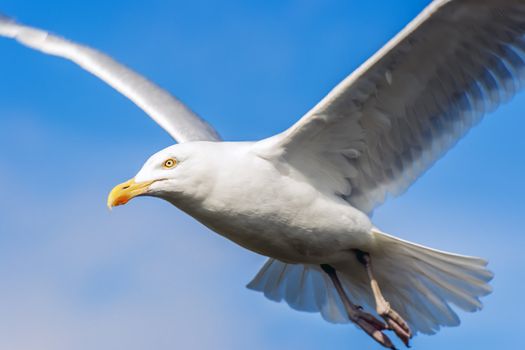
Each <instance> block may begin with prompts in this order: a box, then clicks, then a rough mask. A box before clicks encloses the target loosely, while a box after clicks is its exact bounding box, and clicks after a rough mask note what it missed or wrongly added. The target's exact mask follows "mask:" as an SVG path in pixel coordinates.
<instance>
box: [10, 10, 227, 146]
mask: <svg viewBox="0 0 525 350" xmlns="http://www.w3.org/2000/svg"><path fill="white" fill-rule="evenodd" d="M0 36H5V37H8V38H13V39H16V40H17V41H19V42H20V43H22V44H24V45H26V46H28V47H30V48H33V49H35V50H39V51H42V52H44V53H47V54H50V55H54V56H59V57H63V58H67V59H69V60H71V61H73V62H75V63H76V64H78V65H79V66H81V67H82V68H84V69H85V70H87V71H88V72H90V73H91V74H93V75H95V76H97V77H98V78H100V79H102V80H103V81H105V82H106V83H107V84H108V85H110V86H111V87H113V88H114V89H115V90H117V91H118V92H120V93H121V94H123V95H124V96H126V97H127V98H129V99H130V100H131V101H133V102H134V103H135V104H136V105H137V106H139V107H140V108H141V109H142V110H144V112H146V113H147V114H148V115H149V116H150V117H151V118H153V120H155V121H156V122H157V123H158V124H159V125H160V126H161V127H162V128H163V129H164V130H166V131H167V132H168V133H169V134H170V135H171V136H172V137H173V138H174V139H175V140H177V141H178V142H187V141H200V140H208V141H216V140H219V139H220V138H219V136H218V135H217V133H216V132H215V131H214V130H213V129H212V128H211V127H210V126H209V125H208V123H206V122H205V121H204V120H202V119H201V118H199V117H198V116H197V115H195V114H194V113H193V112H192V111H191V110H190V109H189V108H188V107H186V106H185V105H184V104H183V103H182V102H180V101H179V100H177V99H176V98H175V97H173V96H172V95H171V94H169V93H168V92H166V91H165V90H163V89H161V88H160V87H159V86H157V85H155V84H154V83H152V82H151V81H149V80H147V79H146V78H144V77H142V76H141V75H139V74H137V73H135V72H134V71H132V70H130V69H129V68H127V67H125V66H124V65H122V64H120V63H118V62H116V61H115V60H113V59H112V58H111V57H109V56H107V55H105V54H103V53H101V52H99V51H97V50H94V49H92V48H90V47H87V46H83V45H79V44H76V43H74V42H71V41H69V40H66V39H64V38H61V37H58V36H55V35H52V34H49V33H48V32H46V31H43V30H40V29H36V28H32V27H28V26H24V25H21V24H18V23H16V22H14V21H13V20H11V19H9V18H7V17H4V16H0Z"/></svg>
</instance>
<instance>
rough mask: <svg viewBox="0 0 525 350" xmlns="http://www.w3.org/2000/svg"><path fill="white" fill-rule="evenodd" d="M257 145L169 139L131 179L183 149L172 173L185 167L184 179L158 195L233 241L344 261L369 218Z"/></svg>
mask: <svg viewBox="0 0 525 350" xmlns="http://www.w3.org/2000/svg"><path fill="white" fill-rule="evenodd" d="M181 148H182V149H181ZM263 150H264V141H263V142H262V143H254V142H220V143H217V142H205V141H200V142H189V143H185V144H181V145H175V146H172V147H170V148H168V149H166V150H163V151H161V152H160V154H158V155H154V156H153V157H152V159H151V160H150V161H148V162H146V165H145V172H146V174H142V173H141V172H139V173H138V174H137V176H136V177H135V180H136V181H138V182H139V181H140V182H144V181H149V180H151V179H152V176H154V174H149V175H151V176H148V169H149V163H150V162H151V163H155V162H158V160H161V159H164V158H166V157H169V156H170V154H177V155H178V157H177V158H178V159H181V156H180V154H184V156H182V160H180V163H179V165H178V167H179V169H178V170H179V171H178V172H179V174H180V176H181V177H182V176H184V175H185V172H186V171H187V181H188V182H189V183H185V184H184V185H183V186H181V185H180V184H178V183H177V184H176V185H175V184H174V185H173V191H170V192H169V193H166V195H164V196H162V197H163V198H164V199H166V200H168V201H170V202H171V203H172V204H174V205H175V206H177V207H179V208H180V209H182V210H183V211H185V212H186V213H188V214H190V215H191V216H193V217H194V218H196V219H197V220H199V221H200V222H202V223H203V224H204V225H206V226H208V227H210V228H211V229H212V230H214V231H215V232H217V233H219V234H221V235H223V236H224V237H226V238H228V239H230V240H232V241H234V242H235V243H237V244H239V245H241V246H243V247H245V248H247V249H249V250H252V251H254V252H257V253H259V254H263V255H266V256H271V257H274V258H276V259H279V260H281V261H286V262H290V263H305V264H320V263H323V262H336V261H341V260H346V259H348V255H349V254H350V253H351V250H352V249H368V248H370V245H371V243H372V235H371V234H370V233H371V228H372V224H371V222H370V219H369V217H368V216H367V215H366V214H364V213H362V212H361V211H359V210H358V209H355V208H354V207H352V206H351V205H349V204H348V202H346V201H344V200H343V199H341V198H340V197H337V196H334V195H332V194H331V193H323V192H321V191H320V190H319V189H318V188H316V187H315V185H313V184H312V183H310V182H307V181H305V179H304V177H303V176H302V174H301V173H300V172H298V171H296V170H295V169H293V168H292V167H291V166H290V165H289V164H288V163H286V162H283V161H280V160H279V158H277V159H267V158H264V156H265V155H264V154H261V153H263ZM186 158H187V159H188V162H191V164H185V162H186V160H185V159H186ZM190 159H191V161H190ZM196 168H198V169H196ZM219 168H220V169H221V170H220V171H217V169H219ZM190 174H191V176H190ZM202 184H204V185H202ZM176 188H183V189H184V191H183V192H177V191H176V190H175V189H176ZM164 189H165V188H164ZM174 193H176V194H174ZM312 218H316V219H315V220H312Z"/></svg>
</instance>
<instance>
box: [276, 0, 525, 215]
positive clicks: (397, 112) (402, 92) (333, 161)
mask: <svg viewBox="0 0 525 350" xmlns="http://www.w3.org/2000/svg"><path fill="white" fill-rule="evenodd" d="M524 34H525V1H523V0H521V1H517V0H514V1H510V0H509V1H505V0H453V1H435V2H433V3H432V4H431V5H430V6H429V7H427V9H425V10H424V11H423V12H422V13H421V14H420V15H419V16H418V17H416V19H414V20H413V21H412V22H411V23H410V24H409V25H408V26H407V27H406V28H405V29H404V30H403V31H402V32H400V33H399V34H398V35H397V36H396V37H395V38H394V39H392V40H391V41H390V42H389V43H388V44H387V45H385V47H383V48H382V49H381V50H380V51H379V52H378V53H377V54H375V55H374V56H373V57H372V58H371V59H370V60H368V61H367V62H365V63H364V64H363V65H362V66H361V67H360V68H359V69H357V70H356V71H355V72H354V73H352V74H351V75H350V76H349V77H348V78H346V79H345V80H344V81H343V82H341V83H340V84H339V85H338V86H337V87H336V88H335V89H334V90H333V91H332V92H330V93H329V94H328V95H327V96H326V97H325V98H324V99H323V100H322V101H321V102H320V103H319V104H318V105H317V106H316V107H314V109H312V110H311V111H310V112H309V113H307V114H306V115H305V116H304V117H303V118H302V119H301V120H300V121H299V122H297V123H296V124H295V125H294V126H292V127H291V128H290V129H288V130H287V131H285V132H284V133H283V134H281V135H278V136H277V137H276V140H277V141H278V143H279V146H280V147H283V148H284V149H286V152H285V153H286V155H287V156H288V158H289V159H291V158H294V157H297V153H298V152H295V150H298V151H299V152H306V151H308V152H311V153H316V159H318V160H320V161H321V162H324V163H323V164H322V165H323V166H330V167H331V168H332V169H335V170H334V171H333V172H332V174H331V179H330V180H329V181H331V182H332V187H333V188H332V189H333V190H334V192H336V193H337V194H339V195H341V196H342V197H343V198H345V199H346V200H347V201H349V202H350V203H351V204H352V205H354V206H356V207H357V208H359V209H361V210H363V211H365V212H371V211H372V210H373V209H374V208H375V207H376V206H377V205H379V204H380V203H382V202H383V201H384V200H385V197H386V196H387V195H388V194H391V195H397V194H399V193H401V192H403V191H404V190H406V189H407V188H408V187H409V186H410V185H411V184H412V183H413V182H414V181H415V180H416V179H417V178H418V177H419V176H420V175H421V174H422V173H423V172H424V171H425V170H426V169H428V168H429V167H430V166H431V165H432V164H433V163H434V162H435V161H436V160H437V159H439V158H440V157H441V156H442V155H443V153H445V152H446V151H447V150H448V149H450V148H451V147H452V146H453V145H454V144H455V143H456V142H457V141H458V140H459V139H460V138H461V137H462V136H463V135H465V134H466V132H467V131H468V130H469V129H470V128H471V127H472V126H474V125H475V124H476V123H478V122H479V121H480V119H481V118H482V116H483V115H484V114H486V113H487V112H490V111H492V110H494V109H495V108H496V107H497V106H498V105H500V104H501V103H502V102H505V101H507V100H508V99H509V98H510V97H512V96H513V95H514V94H515V93H516V92H517V91H518V90H519V89H520V88H521V86H522V83H523V78H524V76H525V69H524V67H525V40H524V38H523V36H524ZM292 163H293V161H292ZM297 163H299V162H297ZM309 166H310V167H311V166H314V165H305V164H304V162H301V165H298V167H303V169H301V170H303V172H306V173H308V172H310V171H311V170H308V169H306V170H305V167H309ZM316 166H319V164H316ZM334 177H338V179H335V180H334ZM343 182H346V185H342V183H343Z"/></svg>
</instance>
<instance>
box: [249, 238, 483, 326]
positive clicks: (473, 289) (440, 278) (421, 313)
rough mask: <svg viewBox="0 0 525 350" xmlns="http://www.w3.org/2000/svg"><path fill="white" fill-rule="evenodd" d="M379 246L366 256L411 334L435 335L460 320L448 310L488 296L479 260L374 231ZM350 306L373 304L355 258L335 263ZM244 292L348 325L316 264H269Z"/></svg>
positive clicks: (471, 307) (474, 305)
mask: <svg viewBox="0 0 525 350" xmlns="http://www.w3.org/2000/svg"><path fill="white" fill-rule="evenodd" d="M372 233H373V235H374V236H375V239H376V242H377V245H376V248H374V249H373V250H372V251H370V252H369V253H370V254H371V258H372V267H373V270H374V273H375V275H376V279H377V281H378V283H379V286H380V287H381V290H382V292H383V295H384V296H385V299H386V300H388V301H389V302H390V304H391V306H392V308H393V309H394V310H396V311H398V313H399V314H400V315H401V316H402V317H403V318H404V319H405V320H406V321H407V322H408V323H409V324H410V327H411V328H412V331H413V332H422V333H427V334H432V333H435V332H436V331H437V330H439V328H440V326H457V325H459V323H460V321H459V318H458V316H457V315H456V313H455V312H454V311H453V310H452V309H451V307H450V305H451V304H454V305H456V306H457V307H459V308H460V309H462V310H465V311H469V312H474V311H477V310H480V309H481V308H482V303H481V301H480V300H479V298H480V297H482V296H485V295H487V294H489V293H490V292H491V287H490V285H489V284H488V282H489V281H490V280H491V279H492V277H493V274H492V273H491V272H490V271H488V270H487V269H486V265H487V262H486V261H485V260H483V259H479V258H475V257H469V256H463V255H457V254H452V253H447V252H442V251H438V250H435V249H431V248H427V247H424V246H421V245H417V244H414V243H410V242H407V241H404V240H401V239H399V238H395V237H392V236H390V235H387V234H385V233H383V232H380V231H379V230H373V232H372ZM333 266H334V267H335V268H336V270H337V271H338V273H339V276H340V279H341V281H342V283H343V285H344V287H345V289H346V291H347V293H348V295H349V296H350V298H351V299H352V300H353V301H354V303H356V304H359V305H361V306H363V307H365V308H366V309H367V310H368V311H371V312H373V310H374V309H375V305H374V302H373V297H372V292H371V289H370V287H369V281H368V277H367V274H366V271H365V269H364V268H363V266H362V265H360V263H359V262H358V261H357V259H355V258H353V257H352V258H349V259H348V261H345V262H342V263H338V264H333ZM248 288H250V289H254V290H257V291H261V292H264V294H265V296H266V297H267V298H269V299H271V300H274V301H281V300H285V301H286V302H287V303H288V304H289V305H290V306H291V307H292V308H294V309H297V310H302V311H311V312H320V313H321V315H322V316H323V318H325V319H326V320H327V321H330V322H336V323H341V322H348V318H347V317H346V314H345V311H344V309H343V306H342V304H341V301H340V299H339V297H338V295H337V294H336V292H335V289H334V288H333V286H332V284H331V282H330V280H329V278H328V277H327V276H326V275H325V274H324V273H323V272H322V271H321V270H320V268H319V267H318V266H315V265H300V264H298V265H292V264H285V263H283V262H280V261H277V260H274V259H269V260H268V261H267V262H266V264H265V265H264V266H263V268H262V269H261V271H260V272H259V273H258V274H257V276H256V277H255V278H254V279H253V281H252V282H250V284H249V285H248Z"/></svg>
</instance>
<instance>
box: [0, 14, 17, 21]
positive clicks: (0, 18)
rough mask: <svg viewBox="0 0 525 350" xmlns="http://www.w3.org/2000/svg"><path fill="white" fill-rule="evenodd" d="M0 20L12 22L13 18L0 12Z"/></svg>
mask: <svg viewBox="0 0 525 350" xmlns="http://www.w3.org/2000/svg"><path fill="white" fill-rule="evenodd" d="M0 21H2V22H14V21H15V20H14V19H13V18H12V17H9V16H7V15H5V14H3V13H2V12H0Z"/></svg>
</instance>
